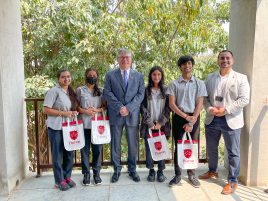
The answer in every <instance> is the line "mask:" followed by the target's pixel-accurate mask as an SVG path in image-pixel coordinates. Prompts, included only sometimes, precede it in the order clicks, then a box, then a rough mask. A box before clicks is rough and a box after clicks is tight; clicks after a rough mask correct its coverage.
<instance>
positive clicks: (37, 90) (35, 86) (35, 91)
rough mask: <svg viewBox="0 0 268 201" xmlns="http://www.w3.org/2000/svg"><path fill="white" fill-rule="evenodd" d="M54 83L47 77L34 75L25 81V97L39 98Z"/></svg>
mask: <svg viewBox="0 0 268 201" xmlns="http://www.w3.org/2000/svg"><path fill="white" fill-rule="evenodd" d="M54 85H55V83H54V82H53V81H52V80H50V79H49V78H48V76H46V75H45V76H40V75H35V76H33V77H31V78H26V79H25V88H26V97H27V98H30V97H35V98H41V97H43V96H44V93H45V92H46V91H47V90H48V89H50V88H51V87H53V86H54Z"/></svg>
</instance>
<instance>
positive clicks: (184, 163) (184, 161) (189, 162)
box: [177, 132, 198, 169]
mask: <svg viewBox="0 0 268 201" xmlns="http://www.w3.org/2000/svg"><path fill="white" fill-rule="evenodd" d="M187 136H188V138H189V140H187ZM177 157H178V165H179V167H180V168H182V169H196V168H197V167H198V141H197V140H192V138H191V135H190V133H188V132H185V133H184V134H183V137H182V140H178V142H177Z"/></svg>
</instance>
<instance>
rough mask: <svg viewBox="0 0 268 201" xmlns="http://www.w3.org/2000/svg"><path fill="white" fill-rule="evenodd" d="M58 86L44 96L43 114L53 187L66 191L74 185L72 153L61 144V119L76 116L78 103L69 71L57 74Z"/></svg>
mask: <svg viewBox="0 0 268 201" xmlns="http://www.w3.org/2000/svg"><path fill="white" fill-rule="evenodd" d="M57 78H58V84H57V85H56V86H55V87H53V88H51V89H50V90H48V91H47V92H46V94H45V100H44V107H43V112H44V113H45V114H46V115H47V121H46V125H47V129H48V137H49V140H50V143H51V153H52V163H53V173H54V179H55V187H57V188H59V189H60V190H62V191H66V190H68V189H69V188H71V187H74V186H75V185H76V184H75V182H74V181H73V180H72V179H71V174H72V168H73V156H74V154H73V151H66V150H65V148H64V144H63V135H62V119H63V117H72V116H74V115H77V111H76V109H77V107H78V101H77V98H76V94H75V92H74V90H73V89H72V87H71V86H70V84H71V80H72V78H71V73H70V71H69V70H66V69H61V70H59V71H58V72H57Z"/></svg>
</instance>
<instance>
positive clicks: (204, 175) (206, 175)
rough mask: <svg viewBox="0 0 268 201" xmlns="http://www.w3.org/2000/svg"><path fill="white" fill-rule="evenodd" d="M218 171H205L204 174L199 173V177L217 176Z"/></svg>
mask: <svg viewBox="0 0 268 201" xmlns="http://www.w3.org/2000/svg"><path fill="white" fill-rule="evenodd" d="M218 177H219V175H218V172H206V173H204V174H201V175H199V177H198V178H199V179H210V178H218Z"/></svg>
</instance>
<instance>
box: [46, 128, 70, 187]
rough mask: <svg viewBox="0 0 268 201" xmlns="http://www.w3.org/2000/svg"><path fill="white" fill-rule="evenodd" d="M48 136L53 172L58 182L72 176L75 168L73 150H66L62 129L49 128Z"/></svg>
mask: <svg viewBox="0 0 268 201" xmlns="http://www.w3.org/2000/svg"><path fill="white" fill-rule="evenodd" d="M47 131H48V138H49V140H50V144H51V153H52V164H53V173H54V179H55V183H56V184H60V183H61V181H62V180H63V179H67V178H70V177H71V174H72V169H73V157H74V153H73V151H66V149H65V148H64V144H63V136H62V130H53V129H51V128H48V130H47Z"/></svg>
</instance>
